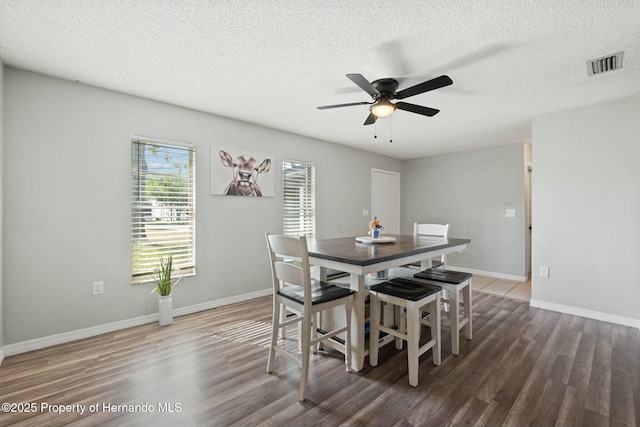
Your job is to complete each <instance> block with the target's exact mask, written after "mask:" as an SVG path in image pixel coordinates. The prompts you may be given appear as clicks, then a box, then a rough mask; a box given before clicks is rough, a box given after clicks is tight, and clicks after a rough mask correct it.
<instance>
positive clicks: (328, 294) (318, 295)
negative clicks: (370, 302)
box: [278, 282, 355, 305]
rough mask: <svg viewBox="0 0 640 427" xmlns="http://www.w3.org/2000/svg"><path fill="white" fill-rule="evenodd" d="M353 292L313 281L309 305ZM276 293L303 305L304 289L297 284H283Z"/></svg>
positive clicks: (335, 298)
mask: <svg viewBox="0 0 640 427" xmlns="http://www.w3.org/2000/svg"><path fill="white" fill-rule="evenodd" d="M353 293H355V291H352V290H351V289H346V288H342V287H340V286H336V285H330V284H329V283H325V282H315V283H314V284H313V285H312V286H311V305H316V304H322V303H325V302H328V301H333V300H337V299H340V298H344V297H348V296H349V295H352V294H353ZM278 295H281V296H283V297H284V298H287V299H290V300H291V301H295V302H297V303H298V304H303V305H304V290H303V288H301V287H299V286H285V287H284V288H282V289H280V290H279V291H278Z"/></svg>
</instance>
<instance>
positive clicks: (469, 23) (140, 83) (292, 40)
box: [0, 0, 640, 159]
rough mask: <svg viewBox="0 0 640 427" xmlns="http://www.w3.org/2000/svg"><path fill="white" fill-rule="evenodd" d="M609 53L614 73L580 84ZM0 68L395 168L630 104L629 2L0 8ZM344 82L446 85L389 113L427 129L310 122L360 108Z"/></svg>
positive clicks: (11, 0)
mask: <svg viewBox="0 0 640 427" xmlns="http://www.w3.org/2000/svg"><path fill="white" fill-rule="evenodd" d="M618 51H624V67H623V68H622V69H621V70H617V71H614V72H610V73H605V74H601V75H597V76H594V77H588V76H587V67H586V61H588V60H590V59H594V58H598V57H601V56H605V55H609V54H612V53H615V52H618ZM0 57H1V58H2V60H3V62H4V63H5V64H6V65H9V66H13V67H17V68H22V69H26V70H30V71H35V72H38V73H43V74H48V75H52V76H55V77H60V78H63V79H68V80H72V81H75V80H77V81H80V82H82V83H86V84H89V85H93V86H98V87H103V88H107V89H111V90H115V91H120V92H125V93H129V94H133V95H138V96H142V97H145V98H150V99H155V100H158V101H163V102H167V103H171V104H175V105H180V106H184V107H188V108H192V109H196V110H201V111H205V112H209V113H212V114H216V115H220V116H225V117H230V118H233V119H238V120H242V121H245V122H250V123H256V124H259V125H263V126H268V127H271V128H275V129H280V130H284V131H288V132H293V133H296V134H300V135H306V136H310V137H314V138H318V139H321V140H325V141H331V142H335V143H338V144H344V145H349V146H353V147H357V148H360V149H363V150H368V151H371V152H376V153H380V154H384V155H388V156H391V157H394V158H398V159H408V158H415V157H422V156H426V155H432V154H438V153H445V152H451V151H459V150H465V149H471V148H476V147H482V146H488V145H498V144H506V143H512V142H520V141H530V140H531V119H532V117H535V116H537V115H540V114H545V113H549V112H552V111H558V110H563V109H567V108H573V107H577V106H583V105H589V104H594V103H598V102H605V101H609V100H613V99H618V98H624V97H629V96H637V95H640V65H639V61H640V0H626V1H623V0H607V1H604V0H598V1H593V0H523V1H481V0H465V1H462V0H460V1H452V0H443V1H427V0H410V1H409V0H406V1H392V0H385V1H379V0H367V1H362V0H350V1H331V2H329V1H321V0H318V1H309V0H307V1H302V0H292V1H279V0H260V1H244V0H224V1H223V0H218V1H215V0H210V1H206V0H165V1H159V0H157V1H156V0H48V1H38V0H0ZM347 73H360V74H362V75H364V76H365V77H366V78H367V79H369V81H373V80H375V79H379V78H383V77H393V78H397V79H398V80H399V81H400V89H403V88H406V87H409V86H412V85H414V84H417V83H420V82H422V81H425V80H428V79H431V78H433V77H437V76H439V75H441V74H447V75H448V76H450V77H451V78H452V79H453V82H454V83H453V85H452V86H448V87H445V88H442V89H439V90H436V91H432V92H427V93H424V94H421V95H417V96H414V97H412V98H409V99H406V100H405V101H407V102H411V103H415V104H420V105H426V106H429V107H433V108H437V109H440V110H441V112H440V113H439V114H438V115H436V116H434V117H432V118H429V117H424V116H420V115H417V114H413V113H410V112H406V111H396V113H394V114H393V115H392V116H391V118H387V119H379V120H378V123H377V124H376V125H375V126H363V125H362V123H363V122H364V120H365V119H366V117H367V115H368V113H369V112H368V107H367V106H366V105H362V106H355V107H347V108H340V109H332V110H324V111H320V110H317V109H316V106H319V105H327V104H340V103H348V102H358V101H370V100H371V98H370V97H369V95H367V94H366V93H365V92H363V91H362V90H361V89H359V88H358V87H357V86H356V85H355V84H353V83H352V82H351V81H350V80H348V79H347V78H346V77H345V74H347ZM376 132H377V135H378V138H377V139H374V138H373V137H374V134H375V133H376ZM390 137H392V138H393V143H389V139H390Z"/></svg>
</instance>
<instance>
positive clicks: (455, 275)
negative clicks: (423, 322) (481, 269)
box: [413, 269, 473, 355]
mask: <svg viewBox="0 0 640 427" xmlns="http://www.w3.org/2000/svg"><path fill="white" fill-rule="evenodd" d="M472 276H473V275H471V274H468V273H460V272H457V271H450V270H438V269H428V270H424V271H421V272H420V273H416V274H414V275H413V277H415V278H416V279H419V281H420V283H425V284H432V285H438V286H441V287H442V289H443V290H445V291H446V293H447V294H448V295H447V298H443V299H442V301H443V302H445V303H449V305H450V309H449V319H450V322H451V353H453V354H455V355H457V354H459V353H460V331H461V330H462V328H464V335H465V337H466V338H467V339H468V340H470V339H471V338H472V332H473V331H472V327H471V323H472V320H471V319H472V302H471V277H472ZM460 291H462V299H463V306H464V314H463V316H462V318H460ZM427 324H428V323H427Z"/></svg>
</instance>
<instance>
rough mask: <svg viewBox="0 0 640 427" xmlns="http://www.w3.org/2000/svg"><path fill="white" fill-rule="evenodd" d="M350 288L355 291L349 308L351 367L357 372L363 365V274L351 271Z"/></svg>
mask: <svg viewBox="0 0 640 427" xmlns="http://www.w3.org/2000/svg"><path fill="white" fill-rule="evenodd" d="M350 288H351V289H352V290H354V291H356V293H355V295H354V301H353V310H351V359H352V361H351V367H352V369H353V370H354V371H356V372H357V371H360V370H362V368H363V367H364V352H365V348H364V320H365V319H364V303H365V292H364V276H361V275H358V274H355V273H351V276H350Z"/></svg>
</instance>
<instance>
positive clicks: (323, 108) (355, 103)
mask: <svg viewBox="0 0 640 427" xmlns="http://www.w3.org/2000/svg"><path fill="white" fill-rule="evenodd" d="M370 104H373V102H366V101H362V102H350V103H348V104H336V105H322V106H320V107H316V108H317V109H318V110H328V109H329V108H341V107H352V106H354V105H370Z"/></svg>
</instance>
